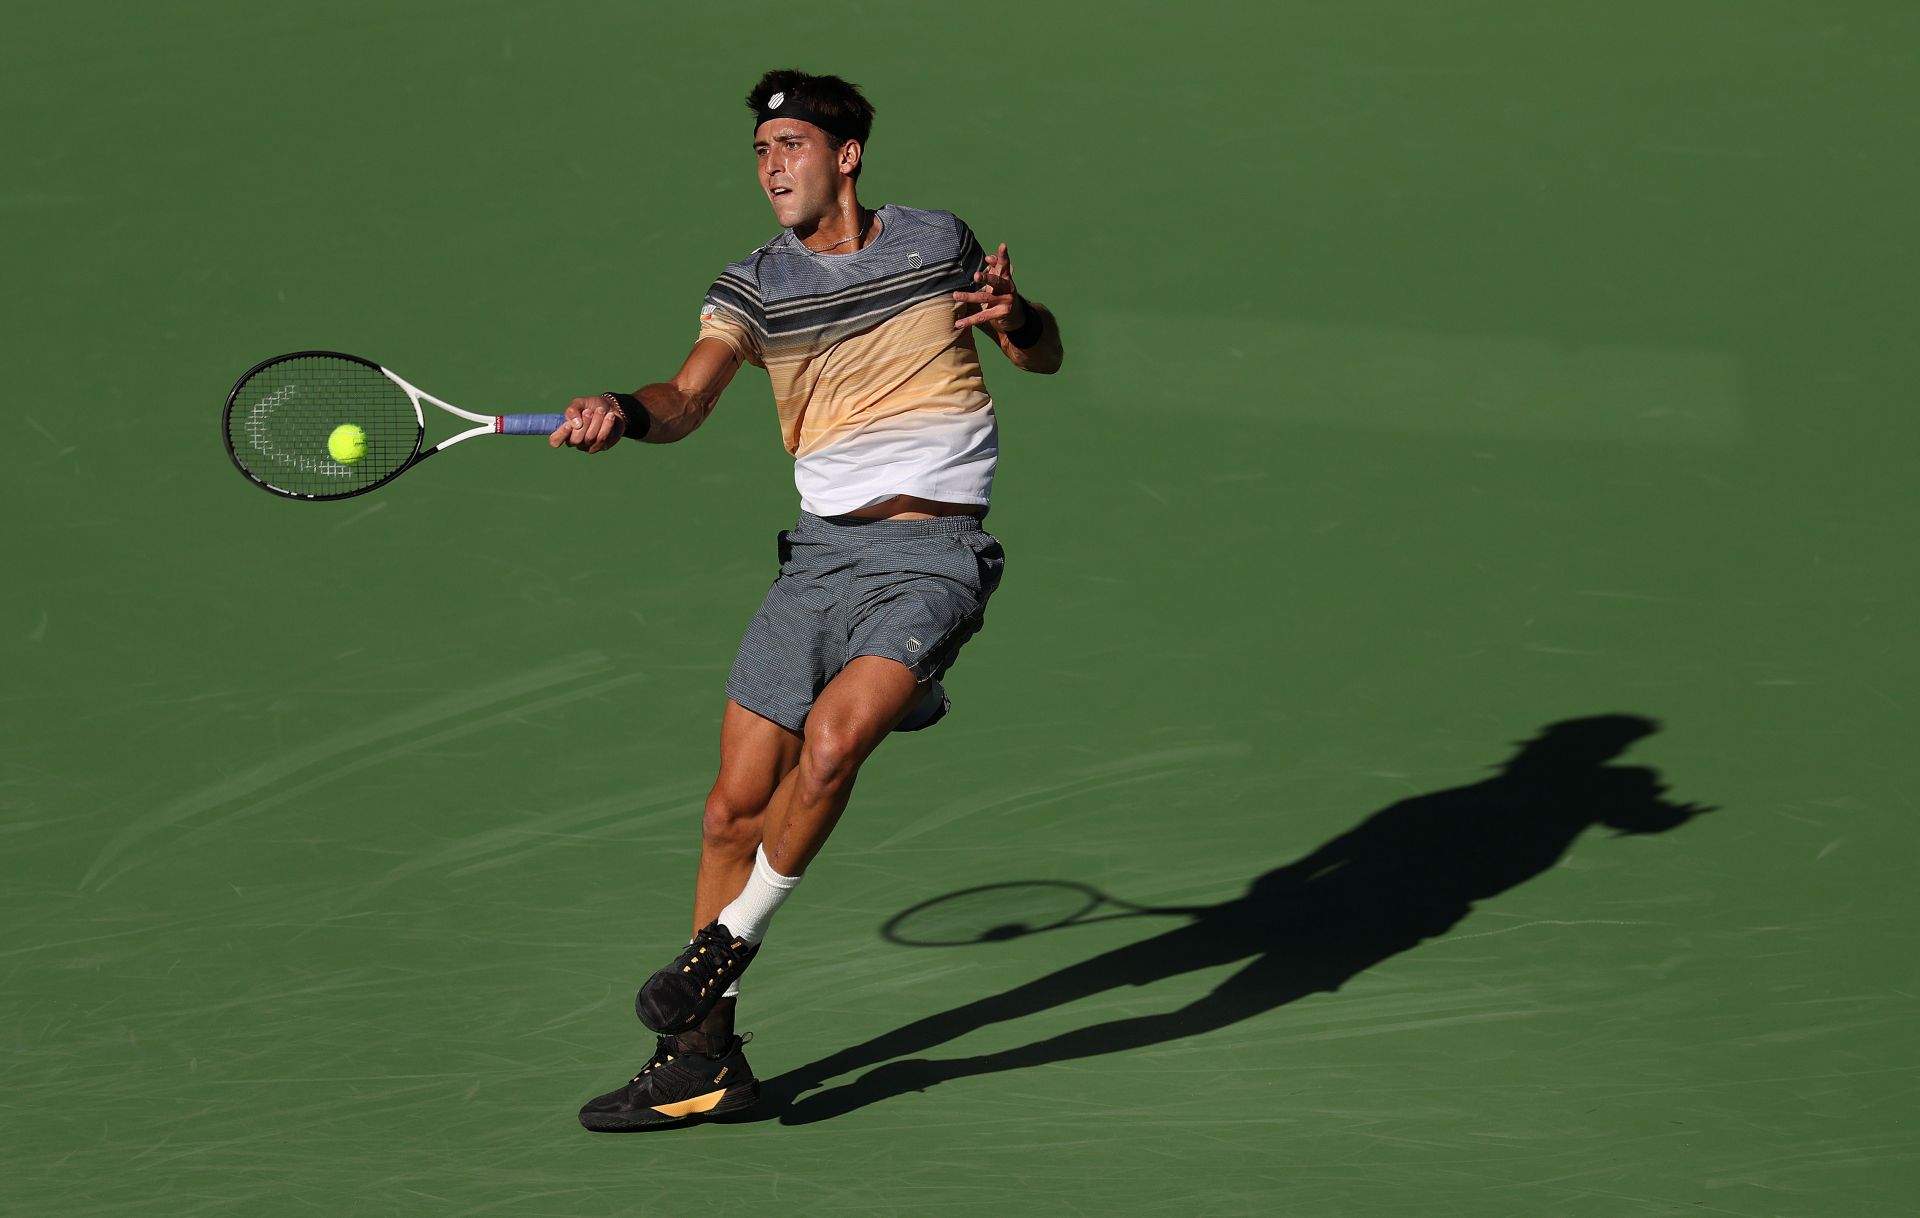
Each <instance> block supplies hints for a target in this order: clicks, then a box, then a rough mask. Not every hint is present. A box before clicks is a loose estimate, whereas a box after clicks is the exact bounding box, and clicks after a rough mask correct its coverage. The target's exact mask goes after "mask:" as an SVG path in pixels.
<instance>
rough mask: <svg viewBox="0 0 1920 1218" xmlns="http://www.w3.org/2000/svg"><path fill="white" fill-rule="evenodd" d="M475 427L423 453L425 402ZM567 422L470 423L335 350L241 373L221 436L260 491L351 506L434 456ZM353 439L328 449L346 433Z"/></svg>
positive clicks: (517, 418) (549, 418) (300, 354)
mask: <svg viewBox="0 0 1920 1218" xmlns="http://www.w3.org/2000/svg"><path fill="white" fill-rule="evenodd" d="M423 402H431V403H433V404H434V405H435V406H438V407H439V408H440V409H442V410H444V411H446V412H448V413H449V414H452V415H456V416H458V417H460V418H462V419H466V420H468V421H470V422H473V423H477V424H479V426H477V427H471V428H468V429H467V430H466V431H463V432H460V433H459V434H458V435H454V436H449V437H448V438H446V439H444V440H442V441H440V442H439V443H438V444H435V445H434V446H433V447H432V448H426V447H424V446H425V444H426V440H427V417H426V411H425V410H424V409H422V407H421V403H423ZM566 421H567V418H566V416H565V415H563V414H507V415H488V414H474V413H473V412H472V411H469V410H462V409H460V408H459V407H458V406H451V405H448V404H447V403H446V402H443V401H441V400H440V399H439V398H437V397H434V396H433V395H432V394H430V393H423V392H421V391H420V390H419V389H416V388H414V387H413V386H412V385H409V384H408V383H407V382H406V381H403V380H401V379H400V377H399V376H397V375H395V374H394V373H392V372H390V371H388V370H387V369H385V368H382V367H381V366H380V365H379V364H376V363H374V362H373V361H372V360H366V359H361V358H360V357H359V356H357V355H343V354H341V353H340V352H338V351H296V352H294V353H293V354H291V355H276V356H274V357H273V358H272V359H270V360H263V361H261V362H260V363H258V364H255V365H254V366H253V367H251V368H249V369H248V370H247V373H246V375H245V376H243V377H241V378H240V379H239V380H238V381H237V382H235V384H234V386H233V391H232V392H231V393H229V394H227V408H226V411H225V413H224V414H223V415H222V418H221V431H222V433H223V437H222V438H223V439H224V440H225V441H226V445H227V455H228V456H229V457H232V458H233V464H234V466H235V467H236V468H238V469H239V471H240V472H241V473H243V474H245V475H246V476H247V479H248V481H250V482H252V483H253V484H254V485H255V486H257V487H260V488H261V489H262V490H266V491H271V492H272V493H273V494H276V495H284V496H286V497H287V498H289V499H351V498H352V497H353V496H355V495H364V494H366V493H367V492H368V491H370V490H373V489H374V488H375V487H380V486H385V485H386V484H387V483H389V482H391V481H393V480H394V479H395V478H398V477H399V476H400V475H401V474H403V473H405V472H406V471H407V470H410V469H412V468H413V467H414V466H416V465H418V464H420V463H421V462H422V461H425V460H426V459H427V458H428V457H431V456H432V455H433V454H435V453H437V452H441V451H443V450H445V449H448V448H452V447H453V446H454V445H455V444H458V443H460V442H461V441H462V440H471V439H473V438H474V437H475V436H545V435H550V434H552V432H553V430H554V429H555V428H556V427H559V426H560V425H561V424H562V423H564V422H566ZM343 427H348V428H353V427H357V428H359V429H360V432H361V433H362V434H363V436H364V438H365V444H364V450H363V451H362V452H361V455H359V456H353V455H352V453H353V450H354V449H355V448H358V447H359V441H358V439H357V438H354V439H353V440H352V441H351V442H350V443H342V444H340V446H339V447H340V451H341V452H342V453H344V454H345V455H346V457H347V459H342V458H341V457H340V456H336V455H335V445H334V444H330V443H329V441H330V439H332V438H333V437H334V433H335V432H336V431H337V430H339V429H341V428H343Z"/></svg>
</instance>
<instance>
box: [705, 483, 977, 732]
mask: <svg viewBox="0 0 1920 1218" xmlns="http://www.w3.org/2000/svg"><path fill="white" fill-rule="evenodd" d="M1006 564H1007V557H1006V554H1005V553H1004V552H1003V551H1002V550H1001V549H1000V542H999V541H998V540H997V539H995V537H994V536H993V534H991V533H989V532H987V531H986V530H985V529H983V528H981V527H980V521H979V520H978V519H976V518H974V517H972V516H943V517H940V518H938V519H934V520H867V521H858V520H852V519H850V518H848V517H844V516H843V517H839V518H838V519H836V520H826V519H823V518H821V517H819V516H814V515H810V514H809V513H806V512H802V513H801V514H800V522H799V523H798V524H796V525H795V526H794V527H793V528H791V529H788V530H787V531H786V532H783V533H781V534H780V574H779V575H778V576H777V577H776V578H775V579H774V581H773V587H772V588H770V589H768V590H767V596H766V599H765V600H764V601H762V602H761V603H760V611H759V612H758V613H755V614H754V615H753V621H752V622H751V623H749V624H748V626H747V634H746V637H745V638H743V639H741V640H740V653H739V655H737V656H736V657H735V658H734V661H733V671H732V672H730V673H728V674H727V697H729V698H731V699H733V700H734V701H735V702H738V703H739V704H740V705H741V706H744V707H746V708H747V709H748V710H750V711H752V712H754V713H755V714H757V715H760V716H763V717H764V718H767V719H771V720H773V721H774V722H775V723H778V724H779V725H780V726H781V727H784V728H786V729H787V730H788V731H792V732H798V731H800V730H801V728H802V727H803V726H804V725H805V724H806V721H807V712H808V711H810V710H812V709H813V700H814V699H815V698H817V697H819V696H820V691H821V690H823V689H825V688H826V686H827V682H829V681H831V680H833V678H834V677H835V676H836V675H837V674H838V673H839V671H840V670H841V669H842V668H845V667H846V666H847V664H848V663H849V662H850V661H851V660H853V659H854V658H855V657H857V656H885V657H886V658H887V659H890V660H898V661H899V662H900V663H902V664H904V665H906V666H907V667H908V668H910V669H912V670H913V675H914V676H915V677H917V678H918V679H919V680H921V681H931V680H933V679H934V678H936V677H939V676H940V675H942V674H943V673H945V672H946V671H947V669H948V668H949V667H951V666H952V664H953V661H954V659H955V657H957V656H958V655H959V654H960V648H961V646H962V645H963V644H964V643H965V642H966V641H967V640H968V639H970V638H972V637H973V636H974V634H975V633H976V632H977V631H978V630H979V629H980V626H981V624H982V622H983V620H984V615H985V613H986V608H987V598H988V597H990V596H992V595H993V590H994V589H995V588H997V587H999V586H1000V574H1001V571H1002V570H1003V569H1004V568H1005V567H1006Z"/></svg>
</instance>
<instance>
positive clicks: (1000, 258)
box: [953, 241, 1066, 372]
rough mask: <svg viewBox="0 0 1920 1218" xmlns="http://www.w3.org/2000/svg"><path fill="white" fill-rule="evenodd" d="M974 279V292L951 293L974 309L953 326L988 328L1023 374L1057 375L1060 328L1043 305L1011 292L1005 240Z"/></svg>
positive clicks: (1010, 261) (1010, 266) (1061, 352)
mask: <svg viewBox="0 0 1920 1218" xmlns="http://www.w3.org/2000/svg"><path fill="white" fill-rule="evenodd" d="M973 278H974V282H975V283H978V284H979V285H980V287H979V289H978V290H977V291H972V292H955V293H954V294H953V298H954V299H955V300H957V301H960V302H962V303H963V304H971V305H974V306H975V308H974V311H973V312H971V313H966V314H963V315H962V316H961V317H960V319H959V320H958V321H956V322H954V323H953V324H954V325H955V327H959V326H985V327H987V332H988V333H989V334H991V335H993V338H994V341H995V342H997V343H999V344H1000V350H1002V351H1004V352H1006V356H1007V359H1009V360H1011V361H1012V363H1013V366H1014V367H1016V368H1019V369H1021V370H1022V371H1025V372H1058V371H1059V370H1060V361H1061V360H1062V359H1064V358H1065V357H1066V351H1065V349H1064V348H1062V346H1061V345H1060V325H1059V323H1058V322H1056V321H1054V319H1053V313H1052V311H1051V310H1049V309H1048V308H1047V307H1046V306H1045V305H1041V304H1037V303H1035V302H1034V301H1031V300H1027V299H1025V298H1024V297H1022V296H1021V295H1020V293H1019V292H1017V291H1015V290H1014V286H1013V259H1012V257H1011V256H1009V255H1008V253H1007V246H1006V243H1005V242H1004V241H1003V242H1001V243H1000V249H999V252H998V253H993V254H988V255H987V267H986V269H985V270H983V271H977V272H975V273H974V276H973ZM1016 340H1017V341H1016ZM1023 344H1024V345H1023Z"/></svg>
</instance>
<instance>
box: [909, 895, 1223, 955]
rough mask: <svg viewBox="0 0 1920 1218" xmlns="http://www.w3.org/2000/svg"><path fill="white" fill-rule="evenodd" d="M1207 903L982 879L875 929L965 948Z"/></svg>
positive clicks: (1187, 910)
mask: <svg viewBox="0 0 1920 1218" xmlns="http://www.w3.org/2000/svg"><path fill="white" fill-rule="evenodd" d="M1210 908H1212V907H1211V906H1195V905H1163V906H1149V905H1135V904H1133V903H1132V902H1131V901H1122V900H1120V899H1119V898H1117V897H1110V896H1108V895H1107V894H1105V893H1103V892H1101V891H1100V890H1099V889H1098V888H1095V887H1093V886H1092V885H1089V884H1076V883H1074V882H1072V881H1071V880H1016V881H1013V882H1010V883H1005V884H982V885H981V886H980V887H978V888H963V889H961V890H960V891H959V892H950V893H948V894H946V895H945V896H941V897H935V898H933V899H932V900H930V901H922V902H920V904H918V905H915V906H914V907H913V908H911V909H905V910H902V911H900V912H899V913H897V914H895V915H893V917H891V918H889V919H887V923H886V925H885V926H882V927H881V928H880V934H881V935H882V936H883V937H884V938H886V939H887V940H888V941H889V942H892V943H898V944H901V945H902V946H906V947H965V946H968V945H969V944H974V943H1003V942H1005V941H1006V940H1008V939H1018V938H1020V937H1021V936H1023V935H1032V934H1038V933H1039V932H1041V931H1046V930H1058V929H1060V928H1061V927H1063V926H1086V925H1088V924H1090V923H1093V922H1111V921H1113V920H1114V919H1115V918H1138V917H1142V916H1145V915H1148V914H1198V913H1200V912H1202V910H1203V909H1210Z"/></svg>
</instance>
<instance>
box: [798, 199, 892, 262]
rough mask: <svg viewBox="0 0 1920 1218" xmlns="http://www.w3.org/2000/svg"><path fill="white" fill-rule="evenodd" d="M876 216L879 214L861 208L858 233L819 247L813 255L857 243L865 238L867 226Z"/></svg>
mask: <svg viewBox="0 0 1920 1218" xmlns="http://www.w3.org/2000/svg"><path fill="white" fill-rule="evenodd" d="M878 214H879V213H877V212H870V211H868V210H867V209H866V208H864V207H863V208H861V209H860V228H859V231H857V232H855V233H854V234H853V236H851V237H842V238H840V240H838V241H836V242H834V243H833V244H832V245H823V246H821V247H820V248H819V249H817V250H814V251H813V252H814V253H816V254H824V253H826V252H827V251H828V250H830V249H837V248H839V247H840V246H843V245H845V244H846V243H847V242H849V241H858V240H859V239H860V238H862V237H864V236H866V235H867V225H868V224H870V223H872V222H873V217H874V216H876V215H878ZM808 248H809V249H812V248H813V247H811V246H808ZM863 248H864V247H863Z"/></svg>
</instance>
